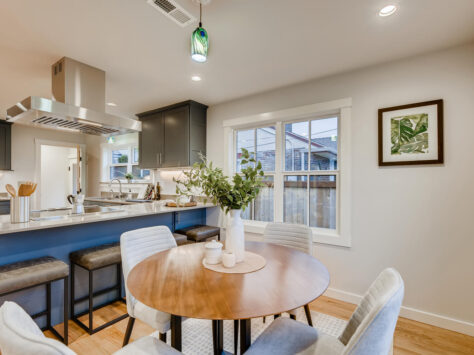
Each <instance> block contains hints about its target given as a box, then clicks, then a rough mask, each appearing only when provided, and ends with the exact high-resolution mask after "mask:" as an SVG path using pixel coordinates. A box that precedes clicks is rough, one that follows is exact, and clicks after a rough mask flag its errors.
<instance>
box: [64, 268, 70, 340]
mask: <svg viewBox="0 0 474 355" xmlns="http://www.w3.org/2000/svg"><path fill="white" fill-rule="evenodd" d="M68 303H69V277H68V276H66V277H65V278H64V305H63V312H64V313H63V321H64V335H63V339H64V341H63V342H64V344H65V345H67V344H68V343H69V324H68V322H69V313H68V312H69V304H68Z"/></svg>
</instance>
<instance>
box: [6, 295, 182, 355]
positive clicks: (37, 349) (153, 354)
mask: <svg viewBox="0 0 474 355" xmlns="http://www.w3.org/2000/svg"><path fill="white" fill-rule="evenodd" d="M0 351H1V353H2V355H39V354H40V355H76V353H75V352H74V351H72V350H71V349H69V348H68V347H67V346H66V345H64V344H63V343H61V342H59V341H57V340H56V339H52V338H47V337H46V336H45V335H44V334H43V332H42V331H41V329H40V328H39V327H38V325H37V324H36V323H35V322H34V321H33V319H32V318H31V317H30V316H29V315H28V313H26V312H25V310H24V309H23V308H21V307H20V306H19V305H18V304H16V303H14V302H9V301H6V302H4V303H3V305H2V306H1V307H0ZM140 354H150V355H177V354H181V353H180V352H179V351H176V350H175V349H173V348H172V347H170V346H169V345H166V344H165V343H163V342H162V341H160V340H159V339H157V338H155V337H153V336H145V337H143V338H140V339H138V340H137V341H134V342H133V343H130V344H129V345H127V346H126V347H124V348H122V349H120V350H119V351H117V352H115V353H114V355H140Z"/></svg>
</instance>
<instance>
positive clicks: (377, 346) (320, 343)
mask: <svg viewBox="0 0 474 355" xmlns="http://www.w3.org/2000/svg"><path fill="white" fill-rule="evenodd" d="M403 293H404V285H403V280H402V278H401V276H400V274H399V273H398V272H397V271H396V270H395V269H392V268H389V269H385V270H384V271H382V273H381V274H380V275H379V276H378V277H377V279H376V280H375V281H374V283H372V285H371V286H370V288H369V290H368V291H367V293H366V294H365V296H364V297H363V298H362V301H361V302H360V304H359V306H358V307H357V309H356V310H355V312H354V313H353V314H352V317H351V319H350V320H349V322H348V323H347V325H346V327H345V329H344V331H343V332H342V334H341V335H340V336H339V337H334V336H330V335H327V334H324V333H322V332H319V331H317V330H316V329H315V328H312V327H308V326H306V325H304V324H302V323H298V322H295V321H294V320H291V319H289V318H278V319H277V320H275V321H274V322H273V323H272V324H271V325H270V326H269V327H268V328H267V329H266V330H265V331H264V332H263V333H262V334H261V335H260V336H259V337H258V338H257V340H256V341H255V343H254V344H253V345H252V346H251V347H250V349H249V350H248V351H247V352H246V353H245V354H246V355H257V354H272V355H288V354H301V355H310V354H311V355H347V354H350V355H386V354H391V353H392V351H393V349H392V344H393V333H394V331H395V326H396V324H397V319H398V315H399V313H400V307H401V304H402V300H403Z"/></svg>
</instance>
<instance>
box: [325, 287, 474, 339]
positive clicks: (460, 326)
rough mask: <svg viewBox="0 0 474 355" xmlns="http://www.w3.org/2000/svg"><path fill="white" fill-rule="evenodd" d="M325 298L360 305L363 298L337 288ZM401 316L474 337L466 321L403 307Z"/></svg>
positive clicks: (473, 332) (471, 327) (328, 291)
mask: <svg viewBox="0 0 474 355" xmlns="http://www.w3.org/2000/svg"><path fill="white" fill-rule="evenodd" d="M324 295H325V296H328V297H331V298H335V299H337V300H340V301H344V302H349V303H353V304H358V303H359V302H360V301H361V299H362V296H361V295H357V294H355V293H352V292H346V291H342V290H338V289H335V288H331V287H330V288H328V289H327V290H326V292H325V293H324ZM400 316H401V317H404V318H408V319H412V320H415V321H417V322H422V323H426V324H430V325H434V326H436V327H440V328H444V329H448V330H452V331H454V332H458V333H462V334H466V335H470V336H474V324H473V323H469V322H466V321H462V320H458V319H454V318H449V317H445V316H442V315H439V314H435V313H430V312H425V311H421V310H419V309H415V308H410V307H405V306H402V308H401V310H400Z"/></svg>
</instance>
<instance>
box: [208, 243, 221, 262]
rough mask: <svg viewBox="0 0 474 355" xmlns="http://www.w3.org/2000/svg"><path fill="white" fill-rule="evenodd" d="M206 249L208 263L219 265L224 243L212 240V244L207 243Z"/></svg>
mask: <svg viewBox="0 0 474 355" xmlns="http://www.w3.org/2000/svg"><path fill="white" fill-rule="evenodd" d="M204 247H205V248H206V253H205V257H206V263H208V264H219V263H220V262H221V254H222V243H219V242H217V241H216V240H212V241H211V242H209V243H206V244H205V245H204Z"/></svg>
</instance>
